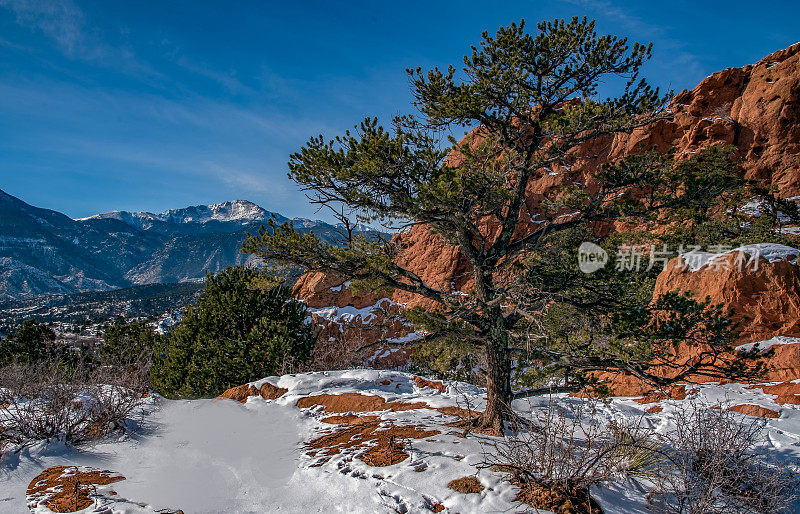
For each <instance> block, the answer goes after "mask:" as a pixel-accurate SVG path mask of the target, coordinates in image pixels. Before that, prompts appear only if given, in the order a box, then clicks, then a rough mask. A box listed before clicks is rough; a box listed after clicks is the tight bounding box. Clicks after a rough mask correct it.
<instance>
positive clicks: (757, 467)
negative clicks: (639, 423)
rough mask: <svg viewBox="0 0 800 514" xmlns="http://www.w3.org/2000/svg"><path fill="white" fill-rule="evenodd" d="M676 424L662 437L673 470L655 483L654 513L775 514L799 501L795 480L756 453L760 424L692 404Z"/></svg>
mask: <svg viewBox="0 0 800 514" xmlns="http://www.w3.org/2000/svg"><path fill="white" fill-rule="evenodd" d="M675 425H676V427H675V430H674V431H671V432H669V433H667V434H665V435H663V436H662V439H663V441H664V443H666V445H668V446H669V447H670V448H671V449H670V451H669V460H670V463H671V466H669V467H662V468H661V469H660V473H658V475H657V476H656V477H655V479H654V483H655V485H656V487H655V490H654V492H653V493H652V494H651V496H650V501H651V504H652V507H653V509H654V510H655V511H656V512H665V513H680V514H684V513H686V514H717V513H719V514H722V513H736V514H745V513H752V514H756V513H764V514H766V513H778V512H788V510H787V509H789V508H790V504H791V503H792V502H794V501H795V500H796V499H797V494H796V492H795V489H796V487H797V486H798V485H800V484H799V483H798V480H797V476H796V475H795V474H794V473H792V472H791V471H789V470H787V469H786V468H784V467H782V466H781V465H780V464H779V463H777V462H775V461H773V460H770V459H769V458H768V456H767V455H766V454H765V453H764V452H759V451H758V449H759V445H760V444H761V443H762V442H763V441H764V428H765V421H764V420H762V419H760V418H751V417H745V418H743V419H742V418H741V416H739V415H737V414H735V413H733V412H731V411H728V410H726V409H724V408H717V409H709V408H708V407H706V406H702V405H698V404H694V403H692V404H690V405H689V406H688V407H686V408H685V409H679V410H677V411H676V413H675Z"/></svg>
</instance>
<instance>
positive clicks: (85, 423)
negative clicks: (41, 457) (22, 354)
mask: <svg viewBox="0 0 800 514" xmlns="http://www.w3.org/2000/svg"><path fill="white" fill-rule="evenodd" d="M144 380H145V378H144V377H143V376H142V374H141V372H140V370H138V369H136V368H130V369H127V370H126V369H124V368H102V367H101V368H98V369H97V370H92V371H86V370H76V369H67V368H65V367H64V366H62V365H59V364H58V363H39V364H29V365H19V364H12V365H8V366H5V367H3V368H0V404H4V405H6V406H7V407H6V408H4V409H0V433H2V440H3V441H4V442H5V447H6V448H9V447H11V446H17V447H21V446H25V445H28V444H30V443H33V442H35V441H43V440H45V441H50V440H63V441H66V442H68V443H70V444H80V443H83V442H85V441H87V440H90V439H96V438H98V437H101V436H103V435H105V434H107V433H109V432H111V431H116V430H119V431H124V430H126V427H127V421H128V418H129V415H130V414H131V412H132V411H133V409H135V408H136V407H137V406H138V405H139V403H140V402H141V398H142V397H143V396H144V394H145V392H146V386H145V383H144Z"/></svg>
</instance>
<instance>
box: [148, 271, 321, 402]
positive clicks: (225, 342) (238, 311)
mask: <svg viewBox="0 0 800 514" xmlns="http://www.w3.org/2000/svg"><path fill="white" fill-rule="evenodd" d="M258 277H259V272H258V271H257V270H255V269H252V268H249V267H228V268H227V269H225V270H223V271H221V272H220V273H219V274H217V275H216V276H214V275H211V274H209V275H208V276H207V279H206V288H205V291H204V292H203V293H202V294H201V295H200V298H199V299H198V302H197V305H194V306H189V307H187V308H186V309H185V310H184V311H183V315H182V319H181V321H180V322H179V323H178V324H177V325H176V326H175V327H173V330H172V331H171V332H170V334H169V335H168V336H166V337H164V338H162V339H161V340H160V341H159V342H158V344H157V347H156V353H155V357H154V360H153V366H152V368H151V380H152V383H153V387H154V389H155V390H156V391H157V392H159V393H161V394H163V395H165V396H168V397H184V398H196V397H204V396H215V395H218V394H220V393H221V392H223V391H224V390H225V389H227V388H229V387H233V386H236V385H240V384H242V383H245V382H249V381H252V380H257V379H259V378H262V377H265V376H269V375H273V374H278V373H282V372H284V371H287V370H288V369H291V368H290V367H291V365H292V364H294V363H296V362H301V361H305V360H306V359H308V357H309V356H310V354H311V350H312V348H313V346H314V343H315V341H316V339H315V336H314V334H313V332H312V331H311V328H310V326H309V325H307V324H306V323H305V319H306V316H307V313H306V307H305V305H304V304H303V303H301V302H299V301H297V300H295V299H292V298H291V295H290V290H289V289H288V288H287V287H284V286H274V287H272V288H269V289H263V288H259V287H255V286H254V282H255V281H256V279H257V278H258Z"/></svg>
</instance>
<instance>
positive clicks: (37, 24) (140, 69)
mask: <svg viewBox="0 0 800 514" xmlns="http://www.w3.org/2000/svg"><path fill="white" fill-rule="evenodd" d="M0 8H6V9H8V10H9V11H11V12H12V13H13V14H14V16H15V18H16V22H17V23H18V24H19V25H22V26H24V27H27V28H29V29H31V30H34V31H38V32H41V33H42V34H44V35H45V36H46V37H48V38H50V39H51V40H53V41H54V42H55V43H56V46H57V47H58V49H59V50H60V51H61V52H62V53H63V54H64V55H66V56H67V57H69V58H71V59H80V60H83V61H88V62H92V63H94V64H97V65H100V66H103V67H106V68H113V69H115V70H118V71H121V72H123V73H126V74H129V75H133V76H137V77H139V78H141V79H145V78H152V77H162V75H161V74H160V73H158V72H157V71H156V70H155V69H153V68H152V67H151V66H150V65H149V64H147V63H145V62H142V61H141V60H139V59H138V58H137V57H136V55H135V54H134V52H133V51H132V50H131V49H129V48H126V47H122V46H113V45H109V44H108V43H106V42H105V41H103V39H102V38H101V37H100V35H99V34H100V33H99V31H97V30H95V29H94V28H93V27H91V26H90V25H89V23H88V22H87V18H86V15H85V14H84V12H83V11H82V10H81V9H80V7H78V6H77V5H76V4H75V3H74V2H73V1H72V0H0Z"/></svg>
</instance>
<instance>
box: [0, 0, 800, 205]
mask: <svg viewBox="0 0 800 514" xmlns="http://www.w3.org/2000/svg"><path fill="white" fill-rule="evenodd" d="M574 15H580V16H583V15H586V16H589V17H590V18H596V19H597V21H598V30H599V31H600V32H604V33H614V34H619V35H626V36H629V37H630V38H631V39H633V40H637V41H653V43H654V45H655V46H654V55H653V59H652V60H651V62H650V63H649V64H648V65H647V68H646V69H645V73H646V76H647V78H648V79H649V80H650V81H651V82H653V83H655V84H657V85H660V86H662V87H666V88H672V89H674V90H675V91H679V90H681V89H683V88H691V87H693V86H694V85H696V84H697V82H699V81H700V80H702V79H703V78H704V77H705V76H707V75H709V74H710V73H712V72H714V71H717V70H719V69H722V68H726V67H731V66H741V65H744V64H747V63H751V62H755V61H757V60H758V59H760V58H761V57H763V56H764V55H766V54H768V53H770V52H772V51H774V50H778V49H781V48H784V47H786V46H789V45H790V44H792V43H795V42H797V41H798V40H800V26H798V24H797V22H798V20H800V2H797V1H796V0H786V1H781V0H770V1H768V2H764V3H762V4H759V3H754V2H752V1H747V2H739V1H725V2H723V1H719V2H717V1H706V2H696V1H683V0H675V1H670V2H662V1H627V2H626V1H621V0H599V1H589V0H552V1H546V0H540V1H494V2H486V1H482V2H472V1H467V0H461V1H459V2H445V1H440V2H437V1H431V0H428V1H426V2H417V1H414V0H406V1H403V2H397V1H394V2H378V1H372V2H367V1H365V2H361V1H353V2H336V1H332V0H328V1H325V2H317V1H311V0H306V1H302V2H300V1H294V2H293V1H285V0H284V1H281V2H277V1H269V0H264V1H247V0H241V1H238V0H237V1H227V2H198V1H197V0H195V1H192V2H182V1H172V0H161V1H147V0H137V1H135V2H134V1H119V2H116V1H115V2H107V1H97V2H88V1H82V0H0V189H3V190H5V191H7V192H8V193H11V194H13V195H15V196H18V197H20V198H22V199H23V200H25V201H27V202H28V203H31V204H34V205H37V206H42V207H48V208H51V209H56V210H59V211H61V212H64V213H66V214H68V215H70V216H73V217H81V216H87V215H90V214H94V213H97V212H102V211H108V210H114V209H123V210H149V211H161V210H165V209H168V208H175V207H182V206H186V205H195V204H203V203H212V202H220V201H224V200H233V199H247V200H251V201H254V202H256V203H258V204H260V205H262V206H264V207H265V208H267V209H270V210H274V211H277V212H281V213H283V214H285V215H288V216H304V217H315V216H321V215H317V214H316V213H315V212H314V210H313V209H312V208H311V207H310V206H308V205H307V203H306V201H305V198H304V196H303V194H302V193H301V192H300V191H299V190H298V189H297V187H296V186H295V185H294V184H293V183H292V182H291V181H289V180H288V179H287V178H286V162H287V160H288V156H289V154H290V153H291V152H292V151H295V150H297V149H299V148H300V146H302V144H303V143H304V142H305V141H306V140H307V139H308V137H309V136H312V135H316V134H319V133H322V134H325V135H329V136H331V135H335V134H338V133H340V132H342V131H344V130H345V129H347V128H349V127H351V126H352V125H353V124H354V123H356V122H357V121H359V120H361V119H362V118H363V117H364V116H367V115H377V116H379V117H380V118H382V119H386V118H387V117H389V116H391V115H392V114H396V113H401V112H407V111H408V110H409V109H410V105H409V102H410V94H409V92H408V83H407V78H406V76H405V73H404V69H405V68H406V67H415V66H422V67H424V68H425V67H433V66H437V65H438V66H446V65H447V64H450V63H453V64H458V63H460V60H461V56H463V55H464V54H465V53H466V52H467V51H468V49H469V45H470V44H474V43H476V42H477V41H478V40H479V37H480V33H481V31H482V30H484V29H487V30H489V31H490V32H494V31H495V30H496V29H497V28H498V27H499V26H501V25H507V24H508V23H510V22H511V21H515V20H519V19H520V18H525V19H526V20H527V21H528V22H529V23H530V26H533V22H535V21H538V20H541V19H552V18H555V17H571V16H574Z"/></svg>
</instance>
